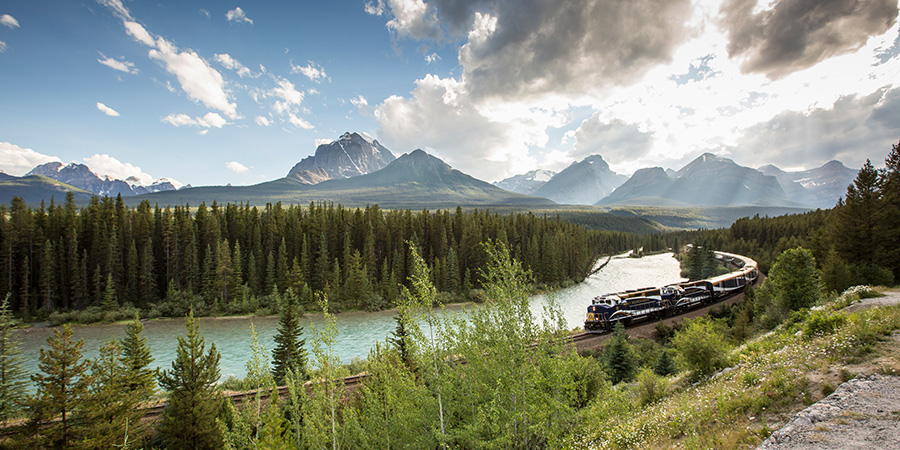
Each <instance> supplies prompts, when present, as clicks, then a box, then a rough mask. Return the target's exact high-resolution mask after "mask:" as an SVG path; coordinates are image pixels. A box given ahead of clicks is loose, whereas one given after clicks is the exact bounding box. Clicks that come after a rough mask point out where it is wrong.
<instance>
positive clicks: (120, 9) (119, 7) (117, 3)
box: [97, 0, 131, 20]
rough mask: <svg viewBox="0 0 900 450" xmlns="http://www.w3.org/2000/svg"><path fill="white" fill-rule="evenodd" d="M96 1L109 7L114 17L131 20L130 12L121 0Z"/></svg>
mask: <svg viewBox="0 0 900 450" xmlns="http://www.w3.org/2000/svg"><path fill="white" fill-rule="evenodd" d="M97 3H99V4H101V5H103V6H106V7H107V8H109V9H111V10H112V12H113V14H115V15H116V17H118V18H120V19H122V20H131V12H129V11H128V8H126V7H125V5H123V4H122V1H121V0H97Z"/></svg>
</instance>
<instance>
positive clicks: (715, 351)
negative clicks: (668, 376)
mask: <svg viewBox="0 0 900 450" xmlns="http://www.w3.org/2000/svg"><path fill="white" fill-rule="evenodd" d="M672 345H673V346H674V347H675V349H676V350H678V361H679V362H680V363H681V365H682V366H683V367H684V368H685V369H686V370H689V371H691V373H692V376H693V378H694V379H697V378H701V377H705V376H708V375H711V374H713V373H714V372H715V371H717V370H719V369H721V368H723V367H726V366H727V365H728V352H729V350H730V346H729V345H728V342H727V340H726V339H725V325H724V324H723V323H722V322H721V321H718V320H712V319H708V318H706V317H701V318H699V319H696V320H692V321H690V322H689V323H688V324H687V325H686V326H685V327H684V329H682V330H681V331H679V332H678V334H676V335H675V338H674V339H672Z"/></svg>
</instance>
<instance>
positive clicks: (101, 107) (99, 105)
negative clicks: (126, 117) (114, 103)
mask: <svg viewBox="0 0 900 450" xmlns="http://www.w3.org/2000/svg"><path fill="white" fill-rule="evenodd" d="M97 109H99V110H100V112H102V113H103V114H106V115H107V116H110V117H119V113H118V112H117V111H116V110H114V109H112V108H110V107H109V106H106V105H104V104H103V103H100V102H97Z"/></svg>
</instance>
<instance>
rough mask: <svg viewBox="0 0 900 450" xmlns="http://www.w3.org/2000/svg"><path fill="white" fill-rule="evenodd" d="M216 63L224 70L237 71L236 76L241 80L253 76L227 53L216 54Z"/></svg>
mask: <svg viewBox="0 0 900 450" xmlns="http://www.w3.org/2000/svg"><path fill="white" fill-rule="evenodd" d="M216 61H218V62H219V64H221V65H222V67H225V68H226V69H230V70H234V71H237V74H238V76H239V77H241V78H244V77H252V76H253V73H252V72H250V69H248V68H247V67H246V66H244V65H243V64H241V63H240V62H239V61H238V60H236V59H234V58H232V57H231V55H229V54H228V53H216Z"/></svg>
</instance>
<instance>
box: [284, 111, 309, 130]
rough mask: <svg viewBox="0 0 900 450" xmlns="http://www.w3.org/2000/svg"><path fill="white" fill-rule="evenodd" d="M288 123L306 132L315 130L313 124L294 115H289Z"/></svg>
mask: <svg viewBox="0 0 900 450" xmlns="http://www.w3.org/2000/svg"><path fill="white" fill-rule="evenodd" d="M288 121H289V122H290V123H291V125H293V126H295V127H298V128H303V129H304V130H312V129H314V128H315V127H314V126H313V125H312V124H311V123H309V122H307V121H305V120H303V119H301V118H299V117H297V116H296V115H294V114H293V113H291V114H288Z"/></svg>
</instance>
